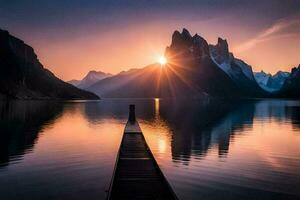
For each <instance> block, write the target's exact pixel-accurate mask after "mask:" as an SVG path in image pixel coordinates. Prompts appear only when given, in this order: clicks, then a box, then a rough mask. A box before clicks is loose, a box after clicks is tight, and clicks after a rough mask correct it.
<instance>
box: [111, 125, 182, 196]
mask: <svg viewBox="0 0 300 200" xmlns="http://www.w3.org/2000/svg"><path fill="white" fill-rule="evenodd" d="M108 199H110V200H117V199H131V200H132V199H149V200H150V199H157V200H160V199H166V200H168V199H177V197H176V195H175V193H174V192H173V190H172V188H171V187H170V185H169V183H168V182H167V180H166V178H165V177H164V175H163V173H162V172H161V170H160V168H159V166H158V164H157V163H156V161H155V159H154V157H153V155H152V153H151V151H150V149H149V147H148V145H147V143H146V140H145V138H144V136H143V133H142V131H141V128H140V126H139V124H138V122H137V121H134V122H129V121H128V122H127V124H126V127H125V130H124V134H123V138H122V142H121V145H120V149H119V153H118V157H117V161H116V166H115V171H114V175H113V179H112V183H111V186H110V190H109V195H108Z"/></svg>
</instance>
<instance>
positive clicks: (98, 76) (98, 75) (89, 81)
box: [68, 70, 112, 89]
mask: <svg viewBox="0 0 300 200" xmlns="http://www.w3.org/2000/svg"><path fill="white" fill-rule="evenodd" d="M110 76H112V74H108V73H104V72H101V71H94V70H93V71H89V73H88V74H87V75H86V76H85V77H84V78H83V79H82V80H71V81H68V83H70V84H72V85H74V86H76V87H78V88H81V89H86V88H88V87H90V86H91V85H93V84H94V83H96V82H97V81H100V80H102V79H105V78H107V77H110Z"/></svg>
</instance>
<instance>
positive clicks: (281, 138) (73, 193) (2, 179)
mask: <svg viewBox="0 0 300 200" xmlns="http://www.w3.org/2000/svg"><path fill="white" fill-rule="evenodd" d="M129 104H136V111H137V113H136V115H137V117H138V120H139V122H140V124H141V128H142V130H143V132H144V134H145V137H146V140H147V142H148V144H149V146H150V148H151V150H152V151H153V153H154V156H155V158H156V159H157V161H158V163H159V165H160V166H161V168H162V170H163V171H164V172H165V174H166V176H167V178H168V179H169V180H170V183H171V185H172V186H173V187H174V189H175V192H176V193H177V194H178V196H179V197H181V198H182V199H199V198H200V197H201V198H205V199H220V198H222V197H224V196H225V195H227V196H228V199H283V198H284V199H299V196H300V193H299V191H298V188H297V186H298V185H300V134H299V133H300V114H299V113H300V102H299V101H283V100H257V101H223V100H218V99H214V100H211V99H210V100H209V99H202V100H190V99H189V100H182V99H181V100H179V99H108V100H101V101H98V102H65V103H62V102H61V103H59V102H46V101H23V102H22V101H14V102H0V132H1V135H0V136H1V139H0V185H1V187H0V199H2V198H4V199H18V197H20V196H24V197H27V198H30V197H32V196H34V195H35V196H36V197H37V198H40V199H43V198H55V197H56V198H64V199H82V198H86V197H87V196H86V194H87V193H88V199H99V198H100V199H101V198H102V199H104V198H105V195H106V193H105V190H107V187H108V185H109V181H110V177H111V173H112V169H113V166H114V162H115V156H116V153H117V150H118V147H119V143H120V139H121V136H122V131H123V128H124V126H125V123H126V120H127V117H128V105H129ZM1 169H2V170H1ZM3 169H7V170H3ZM19 177H21V179H22V180H23V181H22V183H19V187H18V188H17V189H12V188H15V185H14V183H15V182H16V181H18V180H19ZM61 177H64V178H63V179H62V178H61ZM54 178H55V180H56V179H58V180H59V181H55V180H54ZM278 183H280V184H278ZM43 185H47V190H45V188H43ZM32 188H34V189H32ZM56 188H60V190H59V191H57V190H56ZM7 190H17V191H15V193H16V194H17V195H13V194H8V193H5V191H7ZM45 191H47V192H45ZM228 194H230V195H228Z"/></svg>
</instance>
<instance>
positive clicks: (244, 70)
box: [209, 38, 264, 96]
mask: <svg viewBox="0 0 300 200" xmlns="http://www.w3.org/2000/svg"><path fill="white" fill-rule="evenodd" d="M209 50H210V55H211V58H212V60H213V61H214V62H215V63H216V64H217V66H218V67H219V68H220V69H222V70H223V71H224V72H225V73H226V74H227V75H228V76H229V77H230V78H231V79H232V80H233V81H234V82H235V83H236V84H237V85H238V87H239V88H240V89H241V90H244V91H247V92H248V93H249V94H250V95H251V96H256V95H263V93H264V91H263V90H262V89H261V88H260V87H259V85H258V84H257V82H256V80H255V78H254V74H253V71H252V67H251V66H250V65H248V64H246V63H245V62H244V61H242V60H240V59H237V58H235V57H234V55H233V54H232V53H231V52H229V47H228V43H227V41H226V40H224V39H222V38H218V43H217V44H216V45H209Z"/></svg>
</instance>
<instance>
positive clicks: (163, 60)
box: [158, 56, 167, 65]
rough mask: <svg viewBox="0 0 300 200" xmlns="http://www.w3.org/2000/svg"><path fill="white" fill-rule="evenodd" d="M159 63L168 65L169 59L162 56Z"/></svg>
mask: <svg viewBox="0 0 300 200" xmlns="http://www.w3.org/2000/svg"><path fill="white" fill-rule="evenodd" d="M158 62H159V63H160V64H161V65H165V64H167V59H166V58H165V57H164V56H161V57H160V58H159V59H158Z"/></svg>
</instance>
